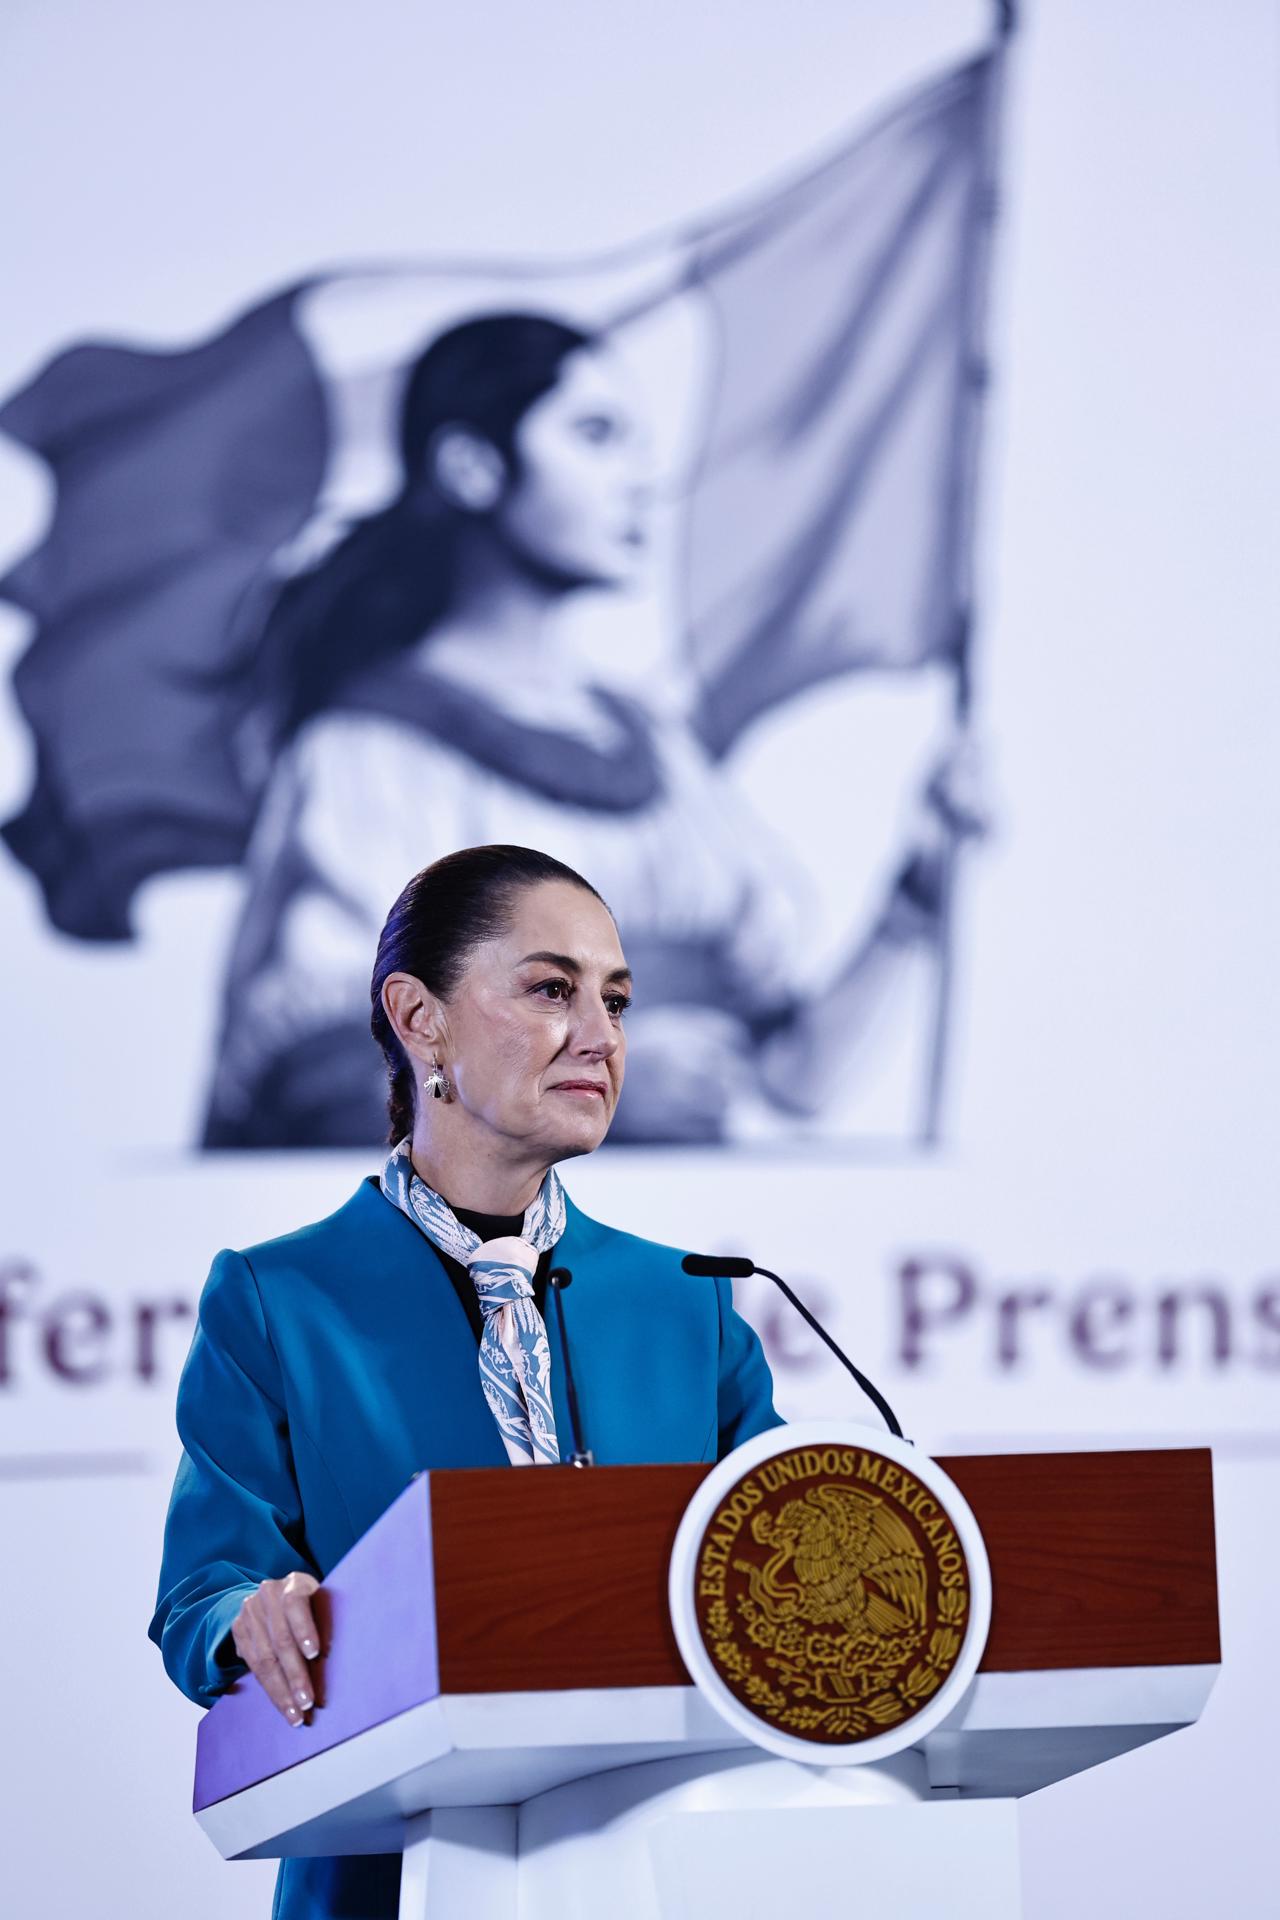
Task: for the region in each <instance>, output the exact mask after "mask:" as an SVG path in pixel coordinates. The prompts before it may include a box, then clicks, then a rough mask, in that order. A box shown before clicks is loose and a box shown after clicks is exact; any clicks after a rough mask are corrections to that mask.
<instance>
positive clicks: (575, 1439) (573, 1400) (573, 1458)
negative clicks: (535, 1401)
mask: <svg viewBox="0 0 1280 1920" xmlns="http://www.w3.org/2000/svg"><path fill="white" fill-rule="evenodd" d="M572 1283H573V1275H572V1274H571V1273H570V1271H569V1269H568V1267H552V1269H551V1271H550V1273H549V1274H548V1275H547V1287H548V1289H549V1291H550V1293H551V1297H552V1298H553V1300H554V1301H555V1303H556V1325H557V1326H558V1327H559V1329H560V1351H561V1353H562V1354H563V1355H564V1397H565V1399H566V1400H567V1401H568V1403H569V1439H570V1441H571V1442H572V1445H573V1452H572V1453H571V1454H570V1455H569V1460H568V1465H569V1466H571V1467H594V1465H595V1463H596V1459H595V1455H594V1454H593V1453H592V1451H591V1449H590V1447H584V1446H583V1444H582V1416H581V1414H580V1413H579V1412H578V1389H577V1387H576V1386H575V1385H574V1379H573V1366H572V1363H571V1361H570V1359H569V1340H568V1336H567V1335H566V1333H565V1330H564V1301H563V1300H562V1299H561V1297H560V1296H561V1294H562V1293H563V1292H564V1289H565V1288H566V1287H567V1286H570V1285H572Z"/></svg>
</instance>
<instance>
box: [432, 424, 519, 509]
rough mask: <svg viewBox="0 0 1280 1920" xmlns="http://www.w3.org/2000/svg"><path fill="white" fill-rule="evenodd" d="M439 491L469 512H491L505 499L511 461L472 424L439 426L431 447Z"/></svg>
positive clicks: (448, 499) (453, 504)
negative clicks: (504, 489)
mask: <svg viewBox="0 0 1280 1920" xmlns="http://www.w3.org/2000/svg"><path fill="white" fill-rule="evenodd" d="M427 473H428V475H429V477H430V479H431V482H432V484H433V486H434V487H435V490H436V492H437V493H438V494H439V495H440V497H441V498H442V499H443V500H447V501H448V502H449V504H450V506H453V507H461V508H462V509H463V511H464V512H465V513H488V512H490V511H491V510H492V509H493V508H494V507H496V506H497V504H498V502H499V500H500V499H501V498H502V490H503V488H504V487H505V486H506V483H507V464H506V461H505V460H504V459H503V457H502V455H501V454H500V453H499V452H498V449H497V448H496V447H495V446H494V444H493V442H492V441H491V440H486V439H485V437H484V435H483V434H481V433H476V432H475V431H474V430H473V429H472V428H471V427H464V426H453V425H446V426H443V427H437V428H436V430H435V432H434V433H433V434H432V436H431V439H430V441H429V443H428V446H427Z"/></svg>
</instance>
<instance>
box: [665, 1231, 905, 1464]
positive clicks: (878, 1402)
mask: <svg viewBox="0 0 1280 1920" xmlns="http://www.w3.org/2000/svg"><path fill="white" fill-rule="evenodd" d="M680 1265H681V1266H682V1267H683V1268H684V1271H685V1272H686V1273H691V1274H695V1275H697V1276H698V1277H700V1278H702V1279H704V1280H713V1279H720V1280H747V1279H750V1277H751V1275H752V1274H753V1273H758V1274H760V1275H761V1277H762V1278H763V1279H765V1280H772V1282H773V1284H774V1286H775V1287H777V1288H778V1289H779V1291H780V1292H782V1293H784V1294H785V1295H786V1297H787V1299H788V1300H789V1301H790V1302H791V1304H792V1306H793V1307H794V1308H795V1310H796V1312H797V1313H798V1314H799V1315H800V1317H801V1319H803V1320H807V1321H808V1323H809V1325H810V1326H811V1327H812V1328H813V1330H814V1332H815V1333H816V1334H817V1336H818V1338H819V1340H823V1341H825V1342H826V1344H827V1346H829V1347H830V1349H831V1351H832V1353H834V1355H835V1357H836V1359H837V1360H838V1361H839V1362H840V1365H841V1366H842V1367H844V1368H845V1369H846V1371H847V1372H849V1373H851V1374H852V1375H853V1377H854V1379H855V1380H856V1381H857V1383H858V1385H859V1386H860V1387H861V1388H862V1391H863V1392H864V1393H865V1394H866V1396H867V1398H868V1400H870V1401H872V1402H873V1403H874V1405H875V1406H876V1407H877V1408H878V1410H879V1412H880V1413H881V1415H882V1416H883V1418H884V1423H885V1425H886V1426H887V1427H888V1429H889V1431H890V1433H893V1434H896V1435H897V1437H898V1439H899V1440H902V1439H905V1438H906V1436H905V1434H904V1433H903V1431H902V1428H901V1427H900V1426H899V1425H898V1416H897V1415H896V1414H895V1412H894V1411H893V1408H892V1407H891V1406H890V1405H889V1402H888V1401H887V1400H886V1399H885V1397H884V1395H883V1394H882V1393H881V1391H880V1389H879V1388H878V1387H875V1386H873V1385H872V1383H871V1381H870V1380H868V1378H867V1376H866V1374H865V1373H860V1372H859V1370H858V1368H857V1367H855V1366H854V1364H853V1362H852V1360H851V1359H850V1358H849V1356H848V1354H847V1353H846V1352H845V1351H844V1349H843V1348H842V1347H838V1346H837V1345H836V1343H835V1341H834V1340H833V1339H832V1338H831V1335H830V1334H829V1333H828V1332H827V1330H826V1328H825V1327H824V1326H823V1325H822V1324H821V1322H820V1321H818V1320H816V1319H815V1318H814V1316H813V1315H812V1314H811V1313H810V1311H809V1309H808V1307H806V1305H805V1304H804V1301H803V1300H802V1299H801V1298H800V1296H799V1295H798V1294H795V1293H793V1292H792V1291H791V1288H790V1287H789V1286H788V1285H787V1283H786V1281H785V1280H784V1279H783V1278H782V1277H781V1275H780V1274H776V1273H770V1271H769V1269H768V1267H758V1266H757V1265H756V1263H755V1261H754V1260H747V1259H744V1257H743V1256H742V1255H741V1254H740V1253H727V1254H722V1255H720V1256H716V1255H715V1254H710V1253H686V1255H685V1256H684V1259H683V1260H682V1261H681V1262H680Z"/></svg>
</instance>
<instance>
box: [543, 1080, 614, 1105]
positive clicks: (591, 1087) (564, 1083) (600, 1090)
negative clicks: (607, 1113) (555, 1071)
mask: <svg viewBox="0 0 1280 1920" xmlns="http://www.w3.org/2000/svg"><path fill="white" fill-rule="evenodd" d="M551 1091H552V1093H580V1094H583V1095H592V1096H596V1097H598V1098H599V1099H601V1100H603V1099H604V1097H605V1094H606V1092H607V1089H606V1088H605V1087H603V1086H602V1085H601V1084H600V1082H599V1081H598V1080H557V1081H556V1084H555V1085H554V1087H552V1089H551Z"/></svg>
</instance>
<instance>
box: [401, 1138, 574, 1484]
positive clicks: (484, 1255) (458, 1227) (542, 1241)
mask: <svg viewBox="0 0 1280 1920" xmlns="http://www.w3.org/2000/svg"><path fill="white" fill-rule="evenodd" d="M380 1184H381V1187H382V1191H383V1194H384V1195H385V1197H386V1198H387V1199H388V1200H389V1201H390V1202H391V1204H392V1206H394V1207H398V1208H399V1210H400V1211H401V1212H402V1213H404V1214H406V1215H407V1216H408V1218H409V1219H410V1220H412V1221H413V1223H414V1225H415V1226H416V1227H417V1228H418V1229H419V1231H420V1232H421V1233H423V1234H424V1235H425V1236H426V1238H427V1239H428V1240H430V1241H431V1242H432V1244H433V1245H434V1246H437V1247H438V1248H439V1249H440V1251H441V1252H442V1253H447V1254H449V1255H451V1256H452V1258H453V1259H455V1260H457V1261H458V1262H459V1263H460V1264H461V1265H462V1266H464V1267H466V1269H467V1271H468V1272H469V1273H470V1275H471V1279H472V1281H473V1283H474V1285H475V1289H476V1298H477V1300H478V1302H479V1305H480V1313H481V1316H482V1319H483V1322H484V1331H483V1333H482V1335H481V1339H480V1386H481V1390H482V1391H483V1393H484V1397H485V1401H486V1403H487V1405H488V1407H489V1411H490V1412H491V1413H492V1415H493V1417H494V1420H495V1421H496V1422H497V1426H498V1431H499V1433H500V1434H501V1435H502V1442H503V1445H504V1446H505V1448H506V1451H507V1458H508V1459H509V1460H510V1462H511V1464H512V1465H513V1466H531V1465H536V1466H554V1465H556V1464H558V1462H559V1459H560V1447H559V1442H558V1440H557V1438H556V1421H555V1412H554V1409H553V1407H552V1404H551V1349H550V1347H549V1345H548V1343H547V1328H546V1322H545V1321H544V1320H543V1318H542V1315H541V1314H540V1313H539V1312H538V1307H537V1302H536V1301H535V1299H534V1297H533V1276H534V1274H535V1273H536V1272H537V1267H538V1259H539V1256H540V1255H541V1254H543V1253H545V1252H546V1251H547V1250H548V1249H549V1248H550V1247H553V1246H555V1244H556V1242H557V1241H558V1240H559V1238H560V1236H561V1234H562V1233H563V1232H564V1217H565V1206H564V1188H563V1187H562V1186H561V1184H560V1181H559V1178H558V1177H557V1175H556V1173H555V1170H554V1168H553V1169H551V1170H550V1171H549V1172H548V1173H547V1175H546V1178H545V1179H544V1180H543V1182H542V1185H541V1186H540V1187H539V1189H538V1191H537V1193H536V1194H535V1195H534V1198H533V1201H532V1203H531V1204H530V1205H529V1206H528V1207H527V1208H526V1209H525V1216H524V1220H523V1223H522V1227H521V1232H520V1234H519V1235H516V1234H506V1235H503V1236H502V1237H501V1238H500V1239H497V1240H481V1238H480V1236H479V1234H478V1233H473V1232H472V1230H471V1228H470V1227H467V1226H464V1225H463V1223H462V1221H461V1220H459V1218H458V1216H457V1214H456V1213H455V1212H454V1211H453V1208H452V1207H451V1206H450V1205H449V1203H448V1201H447V1200H445V1199H444V1198H443V1196H442V1195H440V1194H438V1193H437V1192H436V1191H435V1189H434V1188H433V1187H429V1186H428V1185H427V1183H426V1181H425V1180H424V1179H423V1178H422V1177H421V1175H420V1174H418V1173H415V1171H414V1167H413V1160H412V1157H411V1154H410V1144H409V1141H408V1140H407V1139H404V1140H401V1141H400V1143H399V1144H398V1146H396V1147H394V1148H393V1149H392V1151H391V1152H390V1153H389V1154H388V1156H387V1160H386V1164H385V1166H384V1167H383V1169H382V1177H381V1183H380Z"/></svg>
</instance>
